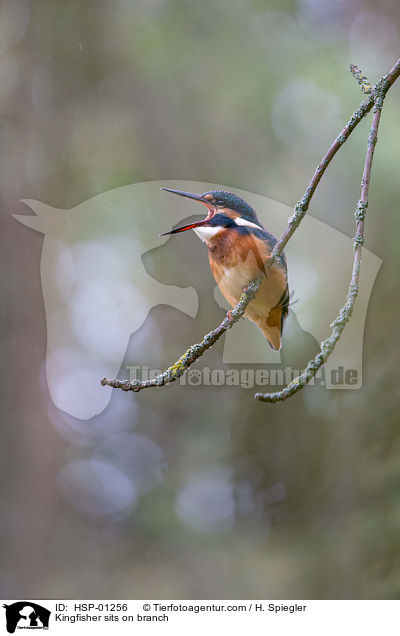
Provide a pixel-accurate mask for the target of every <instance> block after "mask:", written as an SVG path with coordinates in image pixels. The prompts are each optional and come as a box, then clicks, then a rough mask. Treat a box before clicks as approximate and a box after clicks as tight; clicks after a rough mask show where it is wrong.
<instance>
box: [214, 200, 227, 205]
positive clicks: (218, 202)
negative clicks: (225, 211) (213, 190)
mask: <svg viewBox="0 0 400 636" xmlns="http://www.w3.org/2000/svg"><path fill="white" fill-rule="evenodd" d="M216 203H217V205H225V201H224V200H223V199H217V201H216Z"/></svg>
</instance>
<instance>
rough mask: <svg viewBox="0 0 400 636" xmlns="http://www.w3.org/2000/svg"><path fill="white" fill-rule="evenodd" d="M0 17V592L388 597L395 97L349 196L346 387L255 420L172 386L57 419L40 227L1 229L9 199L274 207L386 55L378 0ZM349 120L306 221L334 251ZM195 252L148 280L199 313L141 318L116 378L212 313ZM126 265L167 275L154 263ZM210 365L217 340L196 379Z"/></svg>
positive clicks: (345, 211)
mask: <svg viewBox="0 0 400 636" xmlns="http://www.w3.org/2000/svg"><path fill="white" fill-rule="evenodd" d="M0 11H1V22H0V30H1V38H0V52H1V57H0V79H1V92H0V104H1V114H2V117H1V128H0V135H1V144H0V152H1V170H0V184H1V191H0V194H1V206H2V216H1V223H2V230H1V236H2V239H3V246H2V249H1V252H0V258H1V264H2V269H1V273H2V276H1V286H2V304H1V316H2V331H1V341H2V351H3V355H2V356H1V363H0V364H1V377H2V389H1V402H0V409H1V424H2V426H1V444H0V471H1V473H0V474H1V482H0V493H1V495H0V496H1V504H2V515H1V522H0V537H1V546H0V549H1V555H0V564H1V566H0V597H2V598H22V597H31V598H36V597H76V598H146V599H147V598H172V599H173V598H222V599H224V598H271V599H278V598H299V599H300V598H334V599H335V598H342V599H358V598H398V596H399V594H400V574H399V572H400V556H399V548H400V499H399V490H400V456H399V452H400V438H399V434H398V421H399V418H398V404H399V377H398V364H399V362H398V347H399V313H398V303H397V298H398V291H399V284H400V276H399V271H400V250H399V242H398V236H399V225H400V215H399V204H398V182H399V180H398V171H399V159H400V151H399V142H398V140H399V134H400V122H399V107H400V84H399V85H397V84H396V85H395V86H394V87H393V89H392V90H391V91H390V93H389V95H388V98H387V101H386V102H385V107H384V113H383V119H382V124H381V129H380V134H379V143H378V146H377V150H376V156H375V162H374V167H373V176H372V181H371V191H370V204H369V210H368V220H367V227H366V246H367V247H368V248H369V249H370V250H371V251H372V252H374V253H375V254H376V255H377V256H379V257H380V258H381V259H382V260H383V266H382V268H381V270H380V272H379V274H378V278H377V281H376V284H375V286H374V289H373V293H372V297H371V302H370V306H369V311H368V315H367V323H366V329H365V341H364V386H363V388H362V389H360V390H357V391H340V390H339V391H326V390H325V389H322V388H319V387H309V388H306V389H305V390H304V391H303V392H301V393H300V394H298V395H296V396H295V397H294V398H293V399H291V400H289V401H288V402H286V403H284V404H281V405H276V406H270V405H266V404H260V403H257V402H254V400H253V391H252V390H251V389H250V390H244V389H234V388H229V387H179V386H174V385H171V386H170V387H168V388H165V389H163V390H160V391H147V392H146V391H144V392H142V393H140V394H139V395H131V394H127V395H126V394H122V392H120V393H119V394H117V393H115V395H113V397H112V399H111V402H110V404H109V406H108V407H107V409H106V410H105V411H104V412H103V413H102V414H101V415H99V416H97V417H95V418H93V420H87V421H83V420H78V419H75V418H73V417H71V416H68V415H66V414H65V413H63V412H61V411H59V410H58V409H57V408H56V407H55V406H54V405H53V403H52V401H51V399H50V396H49V392H48V388H47V383H46V379H45V372H44V364H45V355H46V328H45V325H46V322H45V314H44V306H43V299H42V290H41V280H40V270H39V267H40V257H41V250H42V243H43V236H42V235H41V234H39V233H36V232H33V231H32V230H28V229H27V228H26V227H24V226H23V225H21V224H18V223H17V222H16V221H15V220H14V219H13V218H12V216H11V215H12V214H13V213H18V214H25V213H26V207H25V206H24V205H23V204H21V203H20V199H22V198H32V199H38V200H40V201H45V202H46V203H48V204H49V205H51V206H54V207H58V208H72V207H74V206H76V205H77V204H79V203H80V202H82V201H84V200H86V199H89V198H90V197H93V196H94V195H96V194H99V193H102V192H105V191H106V190H109V189H111V188H116V187H119V186H123V185H127V184H131V183H136V182H142V181H149V180H164V179H165V180H169V179H179V180H186V179H187V180H193V181H206V182H214V183H223V184H226V186H232V187H233V188H242V189H244V190H249V191H252V192H256V193H260V194H263V195H265V196H267V197H270V198H272V199H276V200H277V201H281V202H283V203H286V204H290V205H293V204H294V203H295V202H296V200H297V199H298V198H299V197H300V196H301V195H302V193H303V191H304V189H305V187H306V185H307V183H308V180H309V179H310V177H311V175H312V172H313V170H314V167H315V166H316V164H317V163H318V161H319V160H320V159H321V157H322V154H323V153H324V152H325V150H326V149H327V148H328V146H329V145H330V143H331V141H332V140H333V138H334V137H335V136H336V135H337V133H338V132H339V130H340V129H341V127H342V126H343V124H344V123H345V121H347V119H348V118H349V116H350V114H351V112H352V111H353V110H354V108H355V107H356V106H357V105H358V103H359V102H360V101H361V93H360V91H359V89H358V86H357V84H356V82H355V81H354V79H353V78H352V76H351V75H350V73H349V72H348V65H349V63H350V62H352V63H355V64H357V65H359V66H360V67H361V68H362V69H363V71H364V72H365V73H366V74H367V75H368V77H369V78H370V80H371V81H376V79H377V78H378V77H379V76H380V75H381V74H383V73H384V72H386V71H387V70H388V69H389V68H390V67H391V66H392V65H393V63H394V62H395V61H396V60H397V58H398V57H399V51H400V47H399V30H400V6H399V5H398V3H395V2H393V1H392V2H391V1H390V0H382V1H381V2H379V3H377V2H373V1H372V0H369V1H362V0H346V1H345V0H333V1H329V2H328V1H327V0H325V1H323V0H285V1H281V2H278V1H276V2H273V1H270V0H244V1H243V0H242V1H239V0H231V1H230V2H228V1H227V0H225V1H220V0H219V1H218V0H217V1H215V0H213V1H211V0H203V1H202V2H200V1H198V2H195V1H187V0H186V1H185V0H131V1H128V0H108V1H107V0H97V1H96V2H92V1H90V0H87V1H84V2H82V1H81V2H77V1H74V0H71V1H70V2H68V3H65V2H61V0H52V1H50V0H47V1H43V0H35V2H29V0H12V1H9V2H4V3H3V4H2V6H1V10H0ZM368 125H369V122H367V121H364V122H363V123H362V124H360V126H359V127H358V128H357V130H356V131H355V132H354V133H353V135H352V137H351V139H350V140H349V141H348V142H347V143H346V145H345V146H344V147H343V149H342V150H341V151H340V154H339V155H338V156H337V157H336V159H335V160H334V162H333V164H332V166H331V167H330V168H329V171H328V173H327V175H326V177H325V178H324V180H323V183H322V184H321V186H320V188H319V189H318V192H317V194H316V195H315V198H314V200H313V204H312V207H311V209H310V214H312V215H313V216H315V217H316V218H318V219H321V220H323V221H324V222H326V223H328V224H330V225H331V226H333V227H334V228H336V229H338V230H340V231H342V232H344V233H345V234H347V235H348V236H351V235H352V233H353V222H354V217H353V210H354V208H355V204H356V201H357V200H358V197H359V183H360V180H361V175H362V166H363V161H364V152H365V146H366V138H367V134H368ZM165 229H168V228H165V227H163V225H162V224H161V225H160V228H156V231H162V230H165ZM300 232H301V229H300ZM194 239H195V237H193V242H192V243H189V244H187V243H186V247H183V244H182V247H181V249H182V251H181V252H179V253H177V254H176V258H178V259H182V268H183V267H186V266H187V264H188V263H189V265H190V267H189V268H186V269H185V270H184V273H185V281H183V280H181V279H179V280H177V282H174V280H173V279H172V280H171V281H170V284H177V285H183V284H185V285H188V284H192V285H193V286H194V287H195V289H196V291H197V292H198V293H199V297H200V300H201V304H200V309H201V311H200V314H199V316H198V318H197V319H196V320H194V319H192V318H190V317H189V316H187V315H184V314H181V313H180V312H178V311H177V310H174V309H173V308H169V309H168V308H166V307H158V308H157V307H156V308H154V309H153V310H152V311H151V315H150V316H149V319H148V321H147V322H146V323H145V324H144V326H143V328H142V329H141V330H140V331H139V332H137V333H136V334H135V335H134V336H133V337H132V338H131V341H130V343H129V347H128V352H127V354H126V358H127V360H128V359H129V363H130V364H133V363H134V361H136V360H138V363H139V364H140V363H148V364H149V365H153V366H158V365H159V364H160V365H162V364H167V363H168V362H171V361H172V360H173V359H174V356H175V355H176V354H180V353H181V352H182V351H183V350H184V348H185V347H186V346H187V345H188V344H190V343H191V342H193V341H195V340H196V339H198V337H199V335H200V334H202V333H203V332H204V331H205V330H207V329H209V328H211V327H213V326H214V324H216V323H217V321H218V320H219V318H220V317H221V316H222V315H223V312H222V310H221V309H220V308H219V307H218V306H217V304H216V303H215V300H214V298H213V296H212V290H213V285H212V280H211V277H210V276H211V275H210V274H209V272H208V264H207V259H206V254H205V252H204V250H201V249H200V248H201V246H200V244H199V248H198V252H195V253H193V252H191V250H190V249H189V248H188V245H189V246H190V245H194V244H195V241H194ZM196 245H197V244H196ZM194 249H197V248H194ZM170 253H171V252H170ZM153 256H154V258H153ZM144 265H145V267H146V269H147V270H148V271H149V272H150V273H151V274H152V275H154V276H155V278H158V277H159V278H160V279H161V278H162V277H164V280H163V282H166V281H165V276H166V274H165V271H163V268H164V266H165V264H164V263H160V262H159V261H158V260H157V254H156V253H155V254H154V255H152V254H151V253H150V254H149V256H148V257H147V258H146V259H144ZM315 267H316V268H318V267H319V264H318V263H315ZM182 271H183V270H182ZM182 271H180V272H179V274H178V273H177V276H178V278H179V276H182V275H183V274H182ZM332 276H335V272H332ZM172 278H173V277H172ZM332 318H333V316H332ZM327 330H328V325H327ZM152 342H157V349H154V347H152ZM127 344H128V343H127ZM311 349H312V347H311ZM314 349H315V347H314ZM312 351H314V350H312ZM303 354H304V355H303V361H304V364H306V362H307V360H308V354H309V351H308V350H307V351H303ZM220 356H221V344H219V345H218V346H217V347H215V349H214V350H213V351H212V352H210V353H209V354H208V357H207V364H209V365H210V366H213V365H214V366H217V367H218V366H219V361H220ZM100 376H101V371H100Z"/></svg>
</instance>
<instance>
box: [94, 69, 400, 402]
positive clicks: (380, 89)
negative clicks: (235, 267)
mask: <svg viewBox="0 0 400 636" xmlns="http://www.w3.org/2000/svg"><path fill="white" fill-rule="evenodd" d="M350 68H351V72H352V73H353V75H354V76H355V77H356V79H357V81H358V83H359V84H360V87H361V89H362V90H363V92H366V93H368V97H367V98H366V99H365V100H364V101H363V102H362V103H361V104H360V106H359V107H358V109H357V110H356V111H355V112H354V113H353V115H352V116H351V118H350V120H349V121H348V122H347V124H346V125H345V127H344V128H343V130H342V131H341V132H340V134H339V136H338V137H337V138H336V139H335V141H334V142H333V144H332V145H331V147H330V148H329V150H328V152H327V153H326V154H325V156H324V157H323V159H322V161H321V162H320V163H319V165H318V166H317V169H316V170H315V172H314V175H313V177H312V179H311V181H310V183H309V185H308V187H307V189H306V191H305V193H304V195H303V197H302V198H301V199H300V200H299V201H298V202H297V204H296V205H295V207H294V211H293V214H292V216H291V217H290V218H289V220H288V226H287V228H286V230H285V231H284V232H283V234H282V236H281V237H280V239H279V241H278V242H277V243H276V244H275V247H274V249H273V251H272V253H271V256H270V258H269V261H268V263H267V264H266V269H269V268H270V267H271V266H272V263H273V262H274V261H278V260H279V258H280V256H281V254H282V252H283V250H284V248H285V245H286V244H287V242H288V241H289V239H290V237H291V236H292V235H293V233H294V232H295V230H296V229H297V227H298V226H299V225H300V222H301V221H302V219H303V218H304V216H305V214H306V212H307V210H308V207H309V204H310V201H311V199H312V196H313V194H314V192H315V189H316V187H317V186H318V184H319V182H320V180H321V177H322V175H323V174H324V172H325V170H326V168H327V167H328V165H329V164H330V162H331V161H332V159H333V157H334V156H335V154H336V152H337V151H338V150H339V148H340V147H341V146H342V145H343V144H344V143H345V141H346V140H347V139H348V138H349V136H350V135H351V133H352V132H353V130H354V129H355V127H356V126H357V125H358V124H359V123H360V121H361V120H362V119H363V118H364V117H365V116H366V115H367V113H369V111H370V110H371V108H372V106H373V105H374V104H375V108H374V117H373V122H372V127H371V130H370V134H369V138H368V149H367V156H366V160H365V166H364V175H363V181H362V190H361V199H360V201H359V203H358V206H357V210H356V219H357V230H356V235H355V237H354V246H355V255H354V266H353V274H352V279H351V283H350V287H349V291H348V294H347V298H346V303H345V305H344V306H343V308H342V310H341V312H340V314H339V316H338V317H337V318H336V320H335V321H334V322H333V323H332V325H331V327H333V331H332V334H331V336H330V337H329V338H328V339H327V340H324V341H323V342H322V343H321V351H320V353H319V354H318V355H317V356H316V357H315V358H314V360H311V361H310V362H309V363H308V365H307V367H306V369H305V371H304V372H303V373H302V374H301V375H300V376H299V377H298V378H296V379H295V380H294V381H293V382H291V383H289V384H288V386H287V387H285V388H284V389H283V390H282V391H277V392H276V393H266V394H262V393H257V394H256V395H255V397H256V398H257V399H258V400H261V401H264V402H278V401H282V400H285V399H286V398H287V397H290V396H291V395H293V394H294V393H296V392H297V391H298V390H300V389H301V388H302V387H303V386H305V385H306V384H307V383H308V382H309V381H310V380H311V378H312V377H314V376H315V374H316V373H317V371H318V369H319V368H320V367H321V366H322V365H323V364H324V362H326V360H327V358H328V357H329V355H330V354H331V353H332V351H333V349H334V347H335V345H336V343H337V341H338V340H339V338H340V335H341V333H342V331H343V329H344V327H345V325H346V323H347V322H348V320H349V319H350V316H351V314H352V311H353V306H354V302H355V298H356V296H357V292H358V280H359V273H360V262H361V247H362V244H363V242H364V218H365V210H366V208H367V205H368V187H369V178H370V172H371V165H372V157H373V152H374V147H375V144H376V139H377V136H376V135H377V129H378V126H379V119H380V112H381V109H382V104H383V100H384V98H385V96H386V93H387V91H388V89H389V88H390V86H391V85H392V84H393V82H395V81H396V79H397V78H398V77H399V75H400V59H399V60H398V61H397V62H396V64H395V65H394V66H393V68H392V69H391V70H390V71H389V73H388V74H387V75H386V76H385V77H383V78H382V79H381V80H379V82H377V83H376V84H375V86H373V87H372V88H371V87H369V85H368V86H367V79H366V78H365V77H364V76H363V75H362V73H361V71H359V69H358V68H357V67H355V66H352V67H350ZM369 88H371V90H370V91H369V90H368V89H369ZM260 284H261V277H259V278H258V279H256V280H253V281H251V282H250V283H249V284H248V286H247V288H246V289H244V290H243V293H242V296H241V298H240V300H239V302H238V304H237V305H236V306H235V307H234V309H232V310H231V311H230V312H228V315H227V316H226V318H224V320H223V321H222V322H221V324H220V325H219V326H218V327H217V328H216V329H214V330H212V331H210V332H209V333H208V334H207V335H206V336H204V338H203V340H202V341H201V342H200V343H198V344H194V345H192V346H191V347H189V349H187V351H186V352H185V353H184V354H183V355H182V356H181V357H180V358H179V360H177V362H175V364H173V365H172V366H170V367H169V368H168V369H167V370H166V371H164V372H163V373H161V374H160V375H158V376H157V377H156V378H154V379H153V380H146V381H140V380H133V381H121V380H110V379H107V378H103V379H102V380H101V384H102V385H103V386H111V387H114V388H119V389H122V390H123V391H135V392H138V391H140V390H141V389H145V388H149V387H160V386H164V385H165V384H169V383H171V382H174V381H175V380H176V379H177V378H179V377H180V376H181V375H182V374H183V373H184V372H185V370H186V369H188V368H189V367H190V365H191V364H193V362H194V361H195V360H197V359H198V358H199V357H200V356H201V355H202V354H203V353H204V352H205V351H206V350H207V349H209V348H210V347H211V346H212V345H213V344H214V343H215V342H216V341H217V340H218V339H219V338H220V337H221V335H222V334H223V333H225V332H226V331H227V330H228V329H230V327H232V325H233V324H234V323H235V322H237V320H239V318H240V317H241V316H242V315H243V314H244V312H245V310H246V307H247V305H248V304H249V303H250V302H251V300H252V299H253V298H254V295H255V293H256V292H257V290H258V288H259V286H260Z"/></svg>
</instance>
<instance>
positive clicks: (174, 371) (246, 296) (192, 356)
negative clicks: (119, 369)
mask: <svg viewBox="0 0 400 636" xmlns="http://www.w3.org/2000/svg"><path fill="white" fill-rule="evenodd" d="M261 280H262V276H259V278H257V279H256V280H253V281H251V282H250V283H249V284H248V285H247V287H246V288H245V289H244V290H243V292H242V295H241V297H240V300H239V302H238V304H237V305H236V307H235V308H234V309H232V311H230V312H228V314H227V316H226V317H225V318H224V319H223V321H222V322H221V324H220V325H219V326H218V327H216V329H213V330H212V331H210V332H209V333H208V334H206V335H205V336H204V338H203V340H202V341H201V342H199V343H198V344H194V345H192V346H191V347H189V349H188V350H187V351H186V352H185V353H184V354H183V355H182V356H181V357H180V358H179V360H177V361H176V362H175V363H174V364H173V365H171V366H170V367H168V369H167V370H166V371H163V373H160V375H157V376H156V377H155V378H154V379H153V380H145V381H140V380H132V381H131V382H129V381H126V382H121V380H108V379H107V378H103V379H102V381H101V384H102V385H103V386H112V387H114V388H115V389H122V390H123V391H135V392H138V391H141V390H142V389H148V388H149V387H152V386H158V387H160V386H164V384H170V383H171V382H174V381H175V380H176V379H177V378H179V377H180V376H181V375H183V374H184V372H185V370H186V369H188V368H189V367H190V365H191V364H193V362H194V361H195V360H197V358H200V356H202V355H203V353H204V352H205V351H207V349H209V348H210V347H212V346H213V344H215V343H216V342H217V340H219V339H220V337H221V336H222V334H224V333H225V331H228V329H230V328H231V327H232V326H233V325H234V324H235V322H237V321H238V320H239V318H241V317H242V316H243V314H244V312H245V311H246V307H247V305H248V304H249V302H251V301H252V300H253V298H254V296H255V295H256V292H257V290H258V288H259V287H260V285H261Z"/></svg>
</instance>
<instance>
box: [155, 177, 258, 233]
mask: <svg viewBox="0 0 400 636" xmlns="http://www.w3.org/2000/svg"><path fill="white" fill-rule="evenodd" d="M161 190H165V191H166V192H172V194H177V195H179V196H180V197H185V198H187V199H190V200H192V201H196V202H197V203H201V204H202V205H204V206H205V207H206V208H207V216H206V218H205V219H203V220H202V221H197V222H195V223H190V224H189V225H184V226H183V227H178V228H176V229H175V230H171V231H170V232H164V233H163V234H160V236H166V235H167V234H177V233H179V232H185V231H186V230H196V228H221V229H222V228H232V229H234V228H240V227H246V226H247V227H255V228H262V225H261V223H260V221H259V220H258V218H257V215H256V213H255V211H254V210H253V208H252V207H251V206H250V205H249V204H248V203H246V201H244V199H241V198H240V197H238V196H237V195H236V194H232V192H225V191H224V190H211V191H210V192H204V194H192V193H191V192H183V191H182V190H171V189H170V188H161ZM198 233H199V234H200V232H198Z"/></svg>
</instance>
